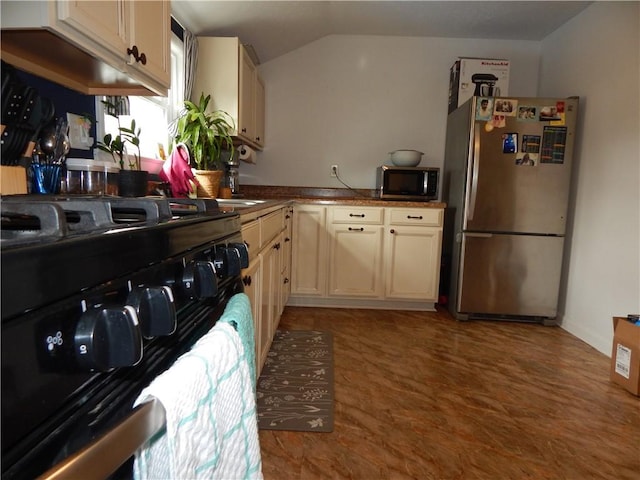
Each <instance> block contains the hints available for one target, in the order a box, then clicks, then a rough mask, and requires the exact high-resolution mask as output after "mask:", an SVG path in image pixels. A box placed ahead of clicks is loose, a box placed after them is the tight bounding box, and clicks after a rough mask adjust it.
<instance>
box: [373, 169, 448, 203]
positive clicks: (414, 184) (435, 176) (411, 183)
mask: <svg viewBox="0 0 640 480" xmlns="http://www.w3.org/2000/svg"><path fill="white" fill-rule="evenodd" d="M439 177H440V169H439V168H431V167H392V166H388V165H383V166H382V167H378V176H377V182H376V188H377V190H378V193H379V195H380V198H381V199H383V200H412V201H424V202H427V201H429V200H436V199H437V198H438V180H439Z"/></svg>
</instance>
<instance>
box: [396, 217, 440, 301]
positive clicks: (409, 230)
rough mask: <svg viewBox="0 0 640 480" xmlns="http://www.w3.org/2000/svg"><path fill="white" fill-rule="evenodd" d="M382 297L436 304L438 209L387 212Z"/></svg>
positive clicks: (438, 252) (437, 282) (438, 242)
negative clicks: (383, 291) (383, 294)
mask: <svg viewBox="0 0 640 480" xmlns="http://www.w3.org/2000/svg"><path fill="white" fill-rule="evenodd" d="M386 213H387V222H386V227H385V228H386V230H387V231H386V232H385V240H386V247H385V255H384V257H385V278H386V281H385V297H386V298H398V299H415V300H427V301H431V302H436V301H437V299H438V287H439V281H440V255H441V253H440V252H441V249H442V217H443V211H442V210H441V209H417V208H411V209H400V208H389V209H387V212H386Z"/></svg>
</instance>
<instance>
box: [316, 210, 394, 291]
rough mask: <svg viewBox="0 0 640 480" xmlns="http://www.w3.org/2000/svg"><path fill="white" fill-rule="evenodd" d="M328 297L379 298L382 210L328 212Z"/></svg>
mask: <svg viewBox="0 0 640 480" xmlns="http://www.w3.org/2000/svg"><path fill="white" fill-rule="evenodd" d="M329 212H330V214H329V216H330V224H329V227H328V233H329V290H328V294H329V295H337V296H363V297H381V296H382V293H383V283H382V280H383V279H382V234H383V226H382V223H383V219H384V209H382V208H376V207H332V208H330V209H329Z"/></svg>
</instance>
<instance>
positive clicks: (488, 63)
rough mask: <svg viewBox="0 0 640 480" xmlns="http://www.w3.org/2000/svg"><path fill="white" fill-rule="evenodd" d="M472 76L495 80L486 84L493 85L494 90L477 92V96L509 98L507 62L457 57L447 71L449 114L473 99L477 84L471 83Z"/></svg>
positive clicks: (495, 59)
mask: <svg viewBox="0 0 640 480" xmlns="http://www.w3.org/2000/svg"><path fill="white" fill-rule="evenodd" d="M474 75H486V76H487V77H486V78H487V79H495V80H492V81H489V82H488V83H487V84H486V85H491V84H493V85H494V88H487V89H486V90H485V91H484V92H478V95H479V96H483V97H507V96H509V60H504V59H499V58H473V57H459V58H458V60H456V62H455V63H454V64H453V66H452V67H451V69H450V70H449V113H451V112H453V111H454V110H455V109H456V108H458V107H459V106H460V105H462V104H463V103H464V102H466V101H467V100H469V99H470V98H471V97H473V95H474V93H475V92H476V88H478V89H479V87H477V85H478V84H477V83H474V82H473V76H474ZM495 87H497V89H498V90H496V89H495Z"/></svg>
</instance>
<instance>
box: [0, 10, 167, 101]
mask: <svg viewBox="0 0 640 480" xmlns="http://www.w3.org/2000/svg"><path fill="white" fill-rule="evenodd" d="M1 8H2V57H3V60H5V61H7V62H8V63H11V64H13V65H14V66H16V67H18V68H20V69H23V70H25V71H27V72H30V73H33V74H35V75H39V76H41V77H43V78H47V79H49V80H51V81H54V82H56V83H59V84H61V85H64V86H66V87H68V88H71V89H74V90H77V91H79V92H82V93H85V94H90V95H102V94H114V95H118V94H120V95H164V96H166V95H167V90H168V88H169V86H170V83H171V75H170V70H171V66H170V65H171V64H170V62H171V57H170V21H171V16H170V15H171V7H170V2H169V1H168V0H156V1H144V2H141V1H129V0H118V1H88V0H82V1H51V2H46V1H40V2H13V1H3V2H1ZM134 47H135V48H134ZM133 51H137V52H138V53H137V55H134V54H132V53H129V52H133ZM143 54H144V55H143Z"/></svg>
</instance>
